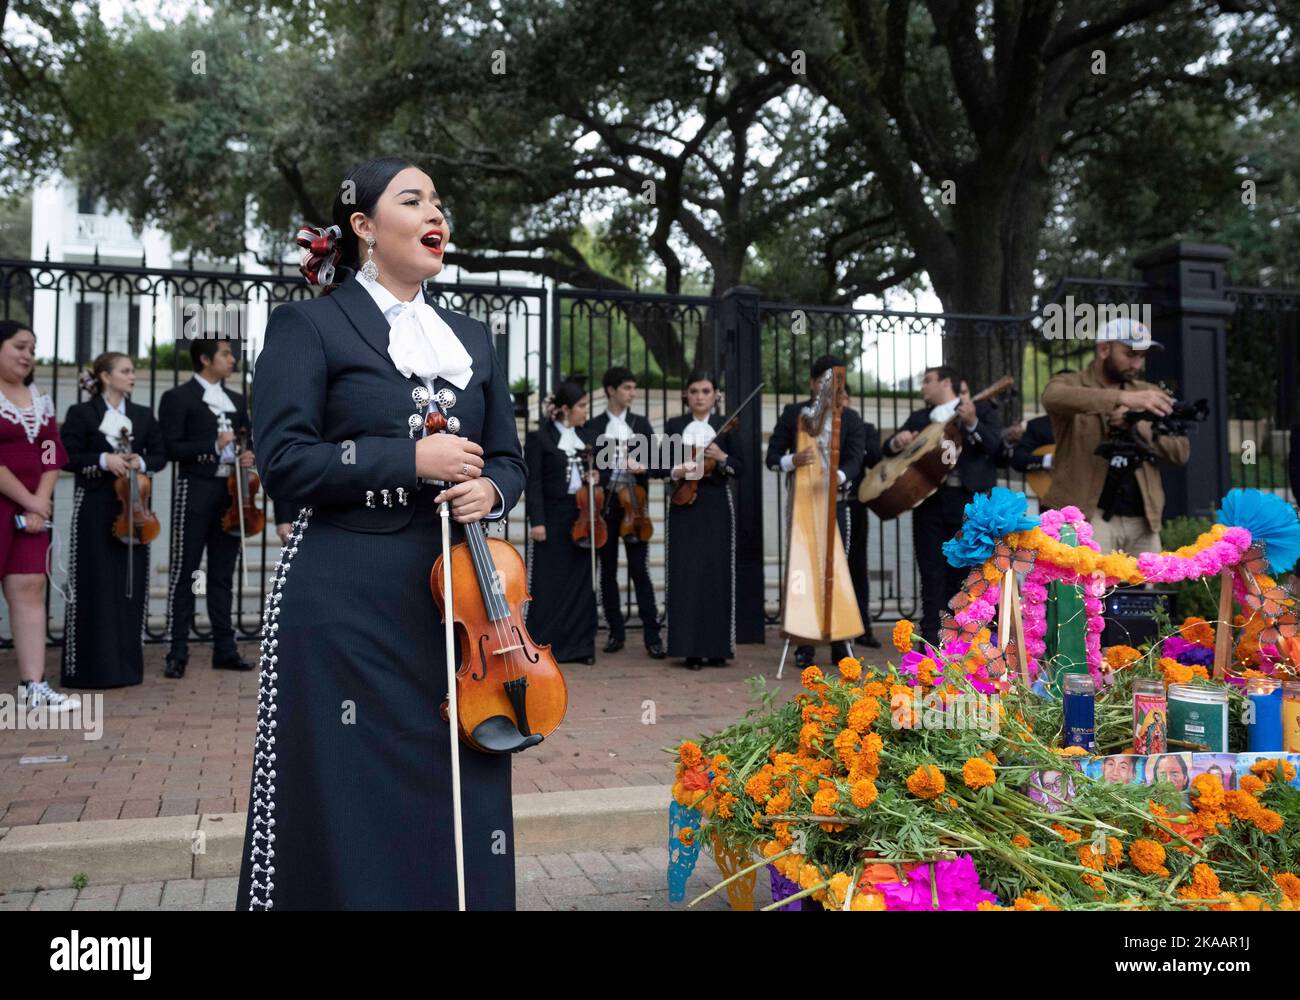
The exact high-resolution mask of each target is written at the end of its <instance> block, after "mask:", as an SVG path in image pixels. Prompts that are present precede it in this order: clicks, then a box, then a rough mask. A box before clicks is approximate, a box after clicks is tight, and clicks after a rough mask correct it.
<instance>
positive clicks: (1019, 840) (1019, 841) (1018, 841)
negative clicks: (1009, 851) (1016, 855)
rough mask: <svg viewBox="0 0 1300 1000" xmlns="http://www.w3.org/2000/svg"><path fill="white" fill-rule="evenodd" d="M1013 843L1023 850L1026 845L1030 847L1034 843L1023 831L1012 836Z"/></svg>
mask: <svg viewBox="0 0 1300 1000" xmlns="http://www.w3.org/2000/svg"><path fill="white" fill-rule="evenodd" d="M1011 843H1012V844H1014V845H1015V846H1016V847H1019V848H1020V849H1021V850H1022V851H1023V850H1024V849H1025V848H1026V847H1028V846H1029V845H1030V844H1031V843H1032V841H1031V840H1030V839H1029V838H1028V837H1026V836H1025V835H1024V834H1023V833H1017V834H1016V835H1015V836H1014V837H1012V838H1011Z"/></svg>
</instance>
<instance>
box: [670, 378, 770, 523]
mask: <svg viewBox="0 0 1300 1000" xmlns="http://www.w3.org/2000/svg"><path fill="white" fill-rule="evenodd" d="M762 391H763V383H762V382H760V383H759V384H758V387H757V388H756V389H755V390H754V391H753V392H751V393H750V394H749V395H748V396H747V397H746V398H745V401H744V402H743V403H741V404H740V405H739V406H738V407H736V412H735V413H733V414H732V415H731V416H729V417H728V418H727V421H726V423H724V424H723V425H722V426H721V427H719V428H718V430H717V432H716V433H715V434H714V435H713V441H716V440H717V439H718V438H719V436H721V435H723V434H726V433H728V432H729V431H731V430H734V429H735V426H736V424H737V423H738V422H739V420H740V413H741V411H742V410H744V408H745V407H746V406H748V405H749V404H750V401H751V400H753V398H754V397H755V396H757V395H758V394H759V393H760V392H762ZM713 441H710V442H709V444H712V443H713ZM705 448H708V445H705V446H704V448H700V449H697V451H696V456H698V455H699V453H700V452H703V451H704V450H705ZM692 461H699V459H698V457H696V458H693V459H692ZM717 469H718V460H717V459H716V458H711V457H707V456H706V457H705V459H704V462H703V468H702V469H701V471H700V474H699V475H698V476H694V477H690V476H683V477H682V478H681V479H679V480H677V482H675V483H673V487H672V490H673V491H672V493H671V494H669V497H668V499H669V500H670V501H671V502H672V504H673V506H674V507H687V506H690V505H691V504H693V503H695V497H696V496H697V495H698V493H699V490H700V480H701V479H705V478H706V477H708V476H711V475H713V474H714V473H715V472H716V471H717Z"/></svg>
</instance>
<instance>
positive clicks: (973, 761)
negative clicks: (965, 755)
mask: <svg viewBox="0 0 1300 1000" xmlns="http://www.w3.org/2000/svg"><path fill="white" fill-rule="evenodd" d="M961 777H962V780H963V781H965V782H966V787H967V788H969V789H971V790H972V791H979V790H980V789H981V788H987V787H988V786H989V785H991V784H993V783H994V782H995V781H997V780H998V776H997V772H995V771H994V770H993V768H992V767H991V766H990V765H989V762H988V761H986V760H984V759H983V758H981V757H971V758H970V759H969V760H967V761H966V763H965V764H963V765H962V768H961Z"/></svg>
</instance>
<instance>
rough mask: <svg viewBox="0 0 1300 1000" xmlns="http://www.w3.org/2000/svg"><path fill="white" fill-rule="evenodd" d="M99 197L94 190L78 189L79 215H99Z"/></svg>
mask: <svg viewBox="0 0 1300 1000" xmlns="http://www.w3.org/2000/svg"><path fill="white" fill-rule="evenodd" d="M98 209H99V199H98V198H96V197H95V193H94V192H93V191H88V190H85V189H78V191H77V214H78V215H98V214H99V211H98Z"/></svg>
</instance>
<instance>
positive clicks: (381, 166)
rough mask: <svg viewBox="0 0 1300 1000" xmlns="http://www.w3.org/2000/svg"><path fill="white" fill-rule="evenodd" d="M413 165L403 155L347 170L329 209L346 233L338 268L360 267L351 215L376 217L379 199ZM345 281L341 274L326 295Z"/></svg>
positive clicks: (354, 269) (357, 243) (331, 217)
mask: <svg viewBox="0 0 1300 1000" xmlns="http://www.w3.org/2000/svg"><path fill="white" fill-rule="evenodd" d="M414 166H416V164H414V163H412V162H411V161H410V160H405V159H403V158H402V157H400V156H381V157H379V158H378V159H376V160H366V161H365V162H364V163H358V164H357V165H356V166H355V167H353V168H352V169H351V170H349V171H348V175H347V176H346V177H344V178H343V180H342V181H341V182H340V183H339V189H338V191H337V193H336V194H335V195H334V205H333V207H332V208H331V209H330V222H332V223H334V225H336V226H338V227H339V232H341V233H342V234H343V236H342V238H341V239H340V240H339V247H340V249H341V250H342V255H341V256H340V257H339V262H338V267H340V268H343V267H346V268H348V269H349V270H352V271H356V270H358V269H359V268H360V267H361V238H360V237H359V236H357V234H356V233H354V232H353V231H352V223H351V222H349V221H348V220H349V218H350V217H351V216H352V213H353V212H364V213H365V214H366V215H374V214H375V205H376V204H377V203H378V201H379V196H380V195H382V194H383V193H384V191H385V190H386V189H387V188H388V185H389V184H390V183H391V182H392V180H393V178H394V177H396V176H397V175H398V174H400V173H401V172H402V171H403V170H405V169H406V168H407V167H414ZM345 195H346V196H347V200H346V201H345V200H344V196H345ZM342 280H343V276H342V275H340V276H339V277H338V278H337V279H336V280H335V281H334V283H333V284H332V285H329V286H328V287H327V288H326V289H325V291H324V294H326V295H328V294H329V293H330V292H332V291H333V290H334V289H335V288H337V287H338V286H339V284H340V283H341V282H342Z"/></svg>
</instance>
